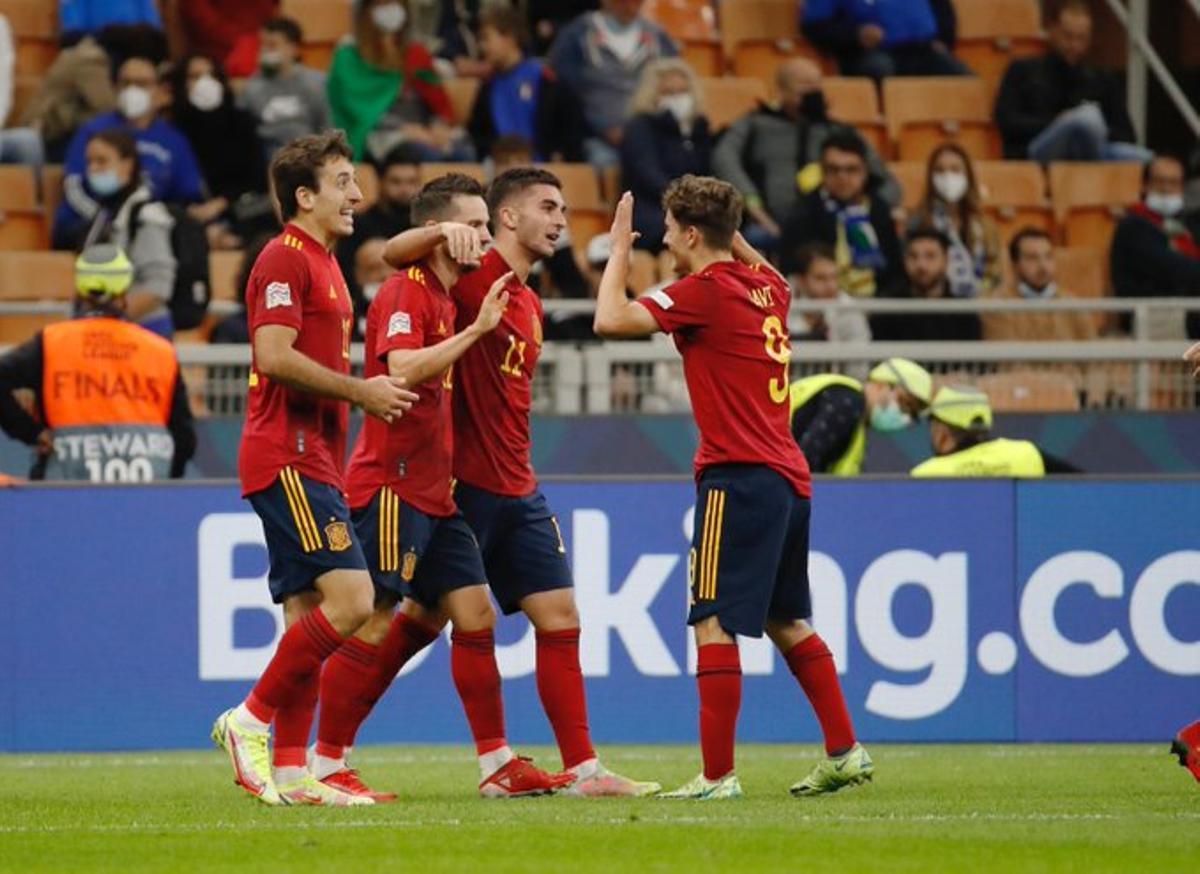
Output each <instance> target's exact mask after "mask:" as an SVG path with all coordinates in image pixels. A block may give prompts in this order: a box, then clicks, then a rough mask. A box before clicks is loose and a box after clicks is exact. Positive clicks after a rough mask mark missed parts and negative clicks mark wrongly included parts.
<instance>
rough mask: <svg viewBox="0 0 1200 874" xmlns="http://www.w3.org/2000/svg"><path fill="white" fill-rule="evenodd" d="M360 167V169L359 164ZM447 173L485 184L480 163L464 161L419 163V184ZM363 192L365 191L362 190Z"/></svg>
mask: <svg viewBox="0 0 1200 874" xmlns="http://www.w3.org/2000/svg"><path fill="white" fill-rule="evenodd" d="M359 166H360V169H361V165H359ZM447 173H464V174H466V175H467V176H470V177H471V178H473V179H478V180H479V184H480V185H486V184H487V176H486V175H485V174H484V172H483V165H482V164H475V163H466V164H446V163H429V164H422V165H421V184H422V185H424V184H425V183H426V182H428V181H429V180H430V179H436V178H437V177H439V176H444V175H445V174H447ZM364 194H365V192H364Z"/></svg>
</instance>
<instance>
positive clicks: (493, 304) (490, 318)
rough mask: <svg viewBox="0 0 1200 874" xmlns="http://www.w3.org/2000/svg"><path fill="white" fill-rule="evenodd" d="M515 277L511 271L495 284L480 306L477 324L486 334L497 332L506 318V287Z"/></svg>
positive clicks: (476, 319)
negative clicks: (501, 321)
mask: <svg viewBox="0 0 1200 874" xmlns="http://www.w3.org/2000/svg"><path fill="white" fill-rule="evenodd" d="M515 275H516V274H514V273H513V272H512V271H511V270H510V271H508V272H507V273H505V274H504V275H503V276H501V277H500V278H499V279H497V280H496V281H495V282H493V283H492V287H491V288H489V289H488V293H487V295H486V296H485V297H484V299H483V303H482V304H480V305H479V315H477V316H476V317H475V324H476V326H477V327H478V328H479V329H480V330H481V331H483V332H484V333H487V332H488V331H493V330H495V329H496V326H497V325H499V324H500V320H501V319H502V318H504V308H505V307H507V306H508V292H507V291H506V290H505V287H506V286H507V285H508V283H509V282H511V281H512V279H513V277H514V276H515Z"/></svg>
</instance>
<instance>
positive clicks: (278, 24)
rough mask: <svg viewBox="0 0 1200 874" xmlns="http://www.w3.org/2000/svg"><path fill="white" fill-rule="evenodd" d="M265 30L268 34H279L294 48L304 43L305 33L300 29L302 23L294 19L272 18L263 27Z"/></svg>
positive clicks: (284, 16)
mask: <svg viewBox="0 0 1200 874" xmlns="http://www.w3.org/2000/svg"><path fill="white" fill-rule="evenodd" d="M263 30H265V31H266V32H267V33H277V34H279V35H280V36H281V37H283V38H284V39H286V40H287V41H288V42H290V43H291V44H292V45H294V46H298V45H300V44H301V43H302V42H304V31H303V30H301V29H300V23H299V22H298V21H296V19H294V18H288V17H287V16H286V15H280V16H279V17H278V18H272V19H271V20H270V21H268V22H267V23H266V24H264V25H263Z"/></svg>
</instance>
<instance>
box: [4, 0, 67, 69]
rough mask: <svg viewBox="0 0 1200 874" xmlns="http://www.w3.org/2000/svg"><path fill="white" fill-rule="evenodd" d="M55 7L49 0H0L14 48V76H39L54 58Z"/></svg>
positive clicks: (55, 39)
mask: <svg viewBox="0 0 1200 874" xmlns="http://www.w3.org/2000/svg"><path fill="white" fill-rule="evenodd" d="M57 6H58V4H57V3H53V2H51V0H0V15H4V16H5V17H6V18H7V19H8V25H9V27H10V28H11V29H12V34H13V42H14V43H15V45H16V50H17V58H16V66H15V72H16V73H17V75H18V76H19V75H21V74H30V75H35V76H40V75H41V74H43V73H45V72H46V71H47V70H48V69H50V65H51V64H53V63H54V59H55V58H56V57H57V56H58V16H57V15H56V14H55V9H56V8H57Z"/></svg>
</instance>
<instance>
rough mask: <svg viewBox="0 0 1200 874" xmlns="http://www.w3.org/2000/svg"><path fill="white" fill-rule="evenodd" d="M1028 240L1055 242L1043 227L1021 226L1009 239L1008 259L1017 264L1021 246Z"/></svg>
mask: <svg viewBox="0 0 1200 874" xmlns="http://www.w3.org/2000/svg"><path fill="white" fill-rule="evenodd" d="M1026 240H1045V241H1046V242H1047V243H1050V244H1051V245H1053V244H1054V240H1053V239H1051V237H1050V235H1049V234H1048V233H1046V232H1045V231H1043V230H1042V229H1041V228H1021V230H1019V231H1017V232H1016V234H1014V235H1013V238H1012V239H1011V240H1009V241H1008V260H1009V261H1011V262H1012V263H1013V264H1016V263H1017V261H1019V260H1020V258H1021V246H1023V245H1024V244H1025V241H1026Z"/></svg>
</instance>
